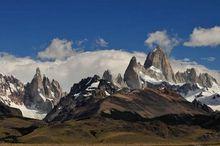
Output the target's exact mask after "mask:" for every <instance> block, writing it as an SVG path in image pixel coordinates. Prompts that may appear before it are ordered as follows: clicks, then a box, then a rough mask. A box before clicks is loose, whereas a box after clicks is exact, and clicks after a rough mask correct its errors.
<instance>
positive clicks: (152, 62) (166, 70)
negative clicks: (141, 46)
mask: <svg viewBox="0 0 220 146" xmlns="http://www.w3.org/2000/svg"><path fill="white" fill-rule="evenodd" d="M151 66H154V67H156V68H157V69H159V70H161V72H162V74H163V75H164V77H165V79H166V80H167V81H170V82H176V79H175V76H174V72H173V69H172V67H171V65H170V62H169V59H168V57H167V56H166V54H165V53H164V51H163V50H162V49H161V48H160V47H157V48H156V49H155V50H154V51H153V52H150V53H149V54H148V55H147V59H146V61H145V63H144V67H145V68H146V69H148V68H150V67H151Z"/></svg>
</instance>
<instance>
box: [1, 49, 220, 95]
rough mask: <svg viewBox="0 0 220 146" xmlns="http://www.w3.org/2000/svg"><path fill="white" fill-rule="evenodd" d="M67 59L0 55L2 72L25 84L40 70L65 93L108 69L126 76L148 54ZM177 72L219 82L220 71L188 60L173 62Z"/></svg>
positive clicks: (81, 55)
mask: <svg viewBox="0 0 220 146" xmlns="http://www.w3.org/2000/svg"><path fill="white" fill-rule="evenodd" d="M73 52H74V55H72V56H69V57H68V58H66V59H61V60H59V59H56V60H53V61H42V60H35V59H32V58H30V57H16V56H13V55H10V54H7V53H1V54H0V73H3V74H6V75H14V76H15V77H16V78H18V79H20V80H21V81H22V82H24V83H27V82H30V81H31V79H32V78H33V75H34V74H35V69H36V68H37V67H40V69H41V72H42V73H43V74H46V75H47V76H48V77H49V78H50V79H56V80H58V81H59V82H60V84H61V86H62V87H63V89H64V90H65V91H67V92H68V91H69V90H70V87H71V86H72V85H73V84H74V83H77V82H79V81H80V80H81V79H82V78H85V77H88V76H93V75H94V74H97V75H100V76H102V74H103V72H104V71H105V70H106V69H110V70H111V72H112V73H113V74H115V75H116V74H118V73H121V74H122V76H123V75H124V72H125V69H126V68H127V66H128V64H129V61H130V59H131V58H132V56H136V57H137V60H138V61H139V62H140V63H141V64H144V61H145V59H146V54H145V53H140V52H133V53H131V52H127V51H122V50H115V49H112V50H98V51H91V52H89V51H87V52H76V51H74V50H73ZM171 64H172V66H173V69H174V71H177V70H180V71H185V70H186V68H191V67H195V68H197V70H198V71H199V72H208V73H210V74H211V75H213V76H214V77H215V78H216V79H218V81H219V82H220V74H219V73H218V72H217V71H213V70H208V69H207V68H206V67H204V66H202V65H199V64H197V63H196V62H191V61H190V60H189V59H185V60H175V59H172V60H171Z"/></svg>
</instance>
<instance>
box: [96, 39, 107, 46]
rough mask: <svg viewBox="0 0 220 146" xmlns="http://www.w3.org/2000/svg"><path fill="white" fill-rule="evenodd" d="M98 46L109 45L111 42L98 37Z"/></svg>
mask: <svg viewBox="0 0 220 146" xmlns="http://www.w3.org/2000/svg"><path fill="white" fill-rule="evenodd" d="M95 43H96V46H97V47H108V44H109V42H107V41H106V40H104V39H103V38H98V39H96V40H95Z"/></svg>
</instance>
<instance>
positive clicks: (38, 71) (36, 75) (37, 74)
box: [35, 67, 41, 77]
mask: <svg viewBox="0 0 220 146" xmlns="http://www.w3.org/2000/svg"><path fill="white" fill-rule="evenodd" d="M35 77H41V71H40V68H39V67H37V68H36V73H35Z"/></svg>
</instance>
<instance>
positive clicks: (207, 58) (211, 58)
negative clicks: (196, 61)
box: [201, 57, 216, 62]
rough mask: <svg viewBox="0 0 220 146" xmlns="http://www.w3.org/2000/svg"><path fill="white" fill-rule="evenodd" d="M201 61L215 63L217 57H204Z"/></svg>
mask: <svg viewBox="0 0 220 146" xmlns="http://www.w3.org/2000/svg"><path fill="white" fill-rule="evenodd" d="M201 60H205V61H208V62H213V61H215V60H216V58H215V57H203V58H201Z"/></svg>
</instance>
